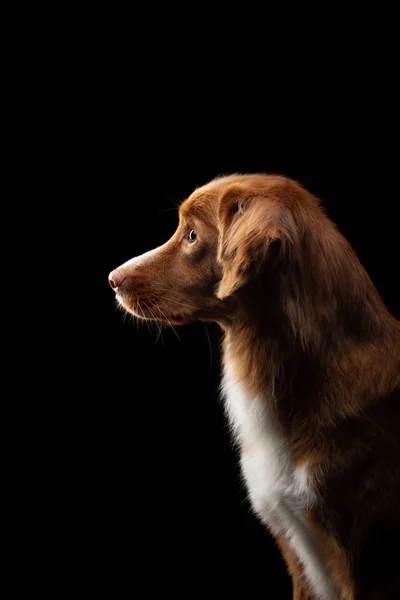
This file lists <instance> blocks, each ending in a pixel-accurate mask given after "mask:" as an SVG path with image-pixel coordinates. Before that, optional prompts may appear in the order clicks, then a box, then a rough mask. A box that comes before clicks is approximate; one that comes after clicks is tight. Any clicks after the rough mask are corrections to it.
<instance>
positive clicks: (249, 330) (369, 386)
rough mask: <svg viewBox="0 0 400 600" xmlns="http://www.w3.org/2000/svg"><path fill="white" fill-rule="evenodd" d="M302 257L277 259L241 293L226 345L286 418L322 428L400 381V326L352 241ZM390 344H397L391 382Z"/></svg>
mask: <svg viewBox="0 0 400 600" xmlns="http://www.w3.org/2000/svg"><path fill="white" fill-rule="evenodd" d="M343 240H344V238H343ZM314 246H315V243H314ZM302 259H304V257H300V259H299V260H295V258H291V259H290V260H288V261H287V262H286V263H285V264H280V265H279V267H280V268H276V265H274V264H270V265H269V266H267V267H266V270H265V273H264V276H263V277H262V278H259V279H258V280H257V282H256V283H254V284H250V285H248V286H246V287H245V288H243V289H242V290H240V291H239V292H238V294H237V313H236V318H235V319H234V320H233V321H232V322H231V323H230V324H229V325H227V326H226V327H225V332H226V336H225V337H226V339H225V344H226V345H227V346H228V345H229V348H230V355H231V356H232V360H233V361H234V362H235V365H236V370H237V376H238V377H239V378H240V380H241V381H243V383H244V385H245V386H246V387H247V388H248V390H249V391H250V392H251V393H253V394H260V393H262V392H263V391H266V390H268V394H267V396H268V397H269V398H271V399H273V400H274V402H275V405H276V410H277V411H279V412H281V414H280V420H281V421H283V422H287V424H288V426H292V425H293V420H294V419H295V420H296V419H297V421H298V422H301V421H303V422H305V423H308V424H309V425H310V426H312V423H315V424H316V426H318V427H321V426H322V425H323V423H329V422H331V421H332V419H337V418H339V417H345V416H349V415H357V414H360V412H361V411H362V410H363V409H364V408H365V407H366V406H368V403H369V402H372V401H373V400H374V399H376V398H377V397H380V396H384V395H385V394H386V393H389V392H390V391H391V390H392V389H393V388H394V387H395V386H396V385H400V329H399V323H398V322H397V321H395V319H394V318H393V317H392V316H391V315H390V313H389V312H388V311H387V309H386V307H385V306H384V303H383V301H382V299H381V298H380V296H379V294H378V292H377V290H376V289H375V287H374V285H373V283H372V282H371V280H370V278H369V277H368V275H367V273H366V272H365V270H364V269H363V267H362V266H361V264H360V262H359V260H358V258H357V257H356V256H355V254H354V252H353V251H352V250H351V249H350V247H349V246H348V245H347V242H346V241H345V240H344V241H343V246H342V255H340V252H339V253H336V254H335V255H329V253H327V252H323V251H321V252H320V254H315V255H313V256H308V257H307V261H304V260H302ZM303 265H306V266H303ZM336 272H337V273H341V278H339V277H338V278H335V273H336ZM317 281H320V282H322V283H321V285H320V286H319V287H317V286H316V282H317ZM349 281H351V282H352V286H351V288H350V289H349V283H348V282H349ZM383 347H385V355H386V356H387V348H392V349H393V354H392V359H393V364H392V365H389V367H390V368H389V369H385V372H388V373H392V375H391V376H389V377H388V378H387V379H386V380H382V378H380V376H379V371H377V369H376V365H377V364H379V360H381V356H382V348H383ZM386 366H388V365H386ZM317 424H318V425H317Z"/></svg>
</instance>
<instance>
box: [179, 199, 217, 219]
mask: <svg viewBox="0 0 400 600" xmlns="http://www.w3.org/2000/svg"><path fill="white" fill-rule="evenodd" d="M212 200H213V199H212V198H210V197H208V196H198V197H196V198H192V199H190V200H187V201H186V202H184V203H183V204H182V206H181V211H180V212H181V217H182V218H184V219H186V220H188V219H190V218H191V217H192V218H196V219H198V220H200V221H205V222H209V221H211V222H212V221H213V204H214V203H213V201H212Z"/></svg>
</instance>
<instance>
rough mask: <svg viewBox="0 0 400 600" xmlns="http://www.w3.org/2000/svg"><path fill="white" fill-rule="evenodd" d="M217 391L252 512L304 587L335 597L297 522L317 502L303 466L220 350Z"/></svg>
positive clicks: (306, 531)
mask: <svg viewBox="0 0 400 600" xmlns="http://www.w3.org/2000/svg"><path fill="white" fill-rule="evenodd" d="M224 362H225V367H224V377H223V381H222V390H223V394H224V397H225V406H226V411H227V414H228V417H229V420H230V423H231V426H232V429H233V432H234V435H235V437H236V439H237V441H238V442H239V443H240V445H241V446H242V448H243V452H242V457H241V467H242V473H243V477H244V480H245V482H246V485H247V489H248V493H249V497H250V500H251V503H252V506H253V509H254V510H255V512H256V513H257V515H258V516H259V518H260V519H261V520H262V521H263V522H264V523H265V524H266V525H267V526H268V527H269V528H270V530H271V531H272V532H273V533H275V534H276V533H280V534H283V535H284V536H285V537H286V539H287V541H288V543H289V544H290V546H291V547H292V549H293V550H294V552H295V554H296V555H297V557H298V560H299V561H300V563H301V564H302V565H303V569H304V574H305V577H306V579H307V580H308V583H309V585H310V586H311V588H312V589H313V591H314V594H315V596H316V598H318V599H319V600H333V599H335V598H337V594H336V592H335V589H334V586H333V584H332V581H331V578H330V576H329V575H328V573H327V572H326V569H325V567H324V564H323V560H322V557H321V556H320V553H319V552H318V549H317V546H316V543H315V541H314V539H313V535H312V530H311V528H310V527H309V525H308V524H307V522H306V521H305V519H304V518H303V510H304V508H306V507H307V506H310V505H313V504H314V503H315V502H316V501H317V499H316V495H315V493H314V491H313V489H312V487H311V486H310V485H309V473H308V469H307V465H302V466H301V467H300V468H297V469H296V468H295V465H294V463H293V461H292V459H291V457H290V454H289V450H288V447H287V443H286V440H285V438H284V436H283V434H282V432H281V429H280V426H279V424H278V423H277V422H276V420H275V419H274V417H273V414H272V411H271V410H270V409H269V405H268V399H267V398H263V397H262V396H260V395H259V396H252V395H250V394H248V393H247V392H246V389H245V387H244V385H243V384H242V382H240V381H238V380H237V378H236V377H235V369H234V364H233V363H232V361H231V360H230V358H229V349H226V350H225V361H224Z"/></svg>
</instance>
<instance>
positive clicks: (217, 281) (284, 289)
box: [110, 175, 400, 600]
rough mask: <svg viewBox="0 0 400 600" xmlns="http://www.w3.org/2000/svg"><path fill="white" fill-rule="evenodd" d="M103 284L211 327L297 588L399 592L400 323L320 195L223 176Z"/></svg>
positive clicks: (262, 179) (230, 411)
mask: <svg viewBox="0 0 400 600" xmlns="http://www.w3.org/2000/svg"><path fill="white" fill-rule="evenodd" d="M190 231H192V232H193V231H194V232H195V233H194V234H193V233H192V234H190ZM110 283H111V285H112V287H113V288H114V289H115V291H116V294H117V299H118V301H119V302H120V303H121V304H122V306H124V308H125V309H126V310H128V311H130V312H131V313H133V314H136V315H138V316H140V317H142V318H146V319H156V320H159V321H163V322H167V323H172V324H184V323H188V322H190V321H192V320H194V319H200V320H204V321H207V320H209V321H216V322H218V323H219V324H220V325H221V327H222V329H223V331H224V341H223V379H222V391H223V394H224V397H225V403H226V410H227V415H228V418H229V420H230V422H231V424H232V430H233V435H234V436H235V439H236V440H237V442H238V443H239V444H240V447H241V466H242V471H243V476H244V479H245V481H246V484H247V488H248V492H249V496H250V499H251V502H252V506H253V508H254V510H255V512H256V513H257V515H258V516H259V518H260V520H261V521H262V522H263V523H264V524H265V525H266V526H267V527H268V529H269V530H270V532H271V534H272V535H273V536H274V537H275V539H276V541H277V543H278V545H279V547H280V549H281V551H282V555H283V557H284V559H285V561H286V563H287V565H288V569H289V572H290V573H291V575H292V578H293V594H294V595H293V597H294V599H295V600H307V599H308V600H333V599H341V600H378V599H379V600H384V599H388V600H389V599H391V598H397V597H398V594H399V591H398V590H399V589H400V581H399V575H398V573H399V568H398V564H397V563H398V554H397V558H396V551H395V548H396V545H397V543H398V540H399V536H400V402H399V400H400V324H399V322H398V321H396V320H395V319H394V317H393V316H392V315H391V314H390V313H389V312H388V310H387V309H386V307H385V305H384V303H383V301H382V299H381V298H380V296H379V294H378V292H377V290H376V289H375V287H374V285H373V283H372V282H371V280H370V278H369V277H368V275H367V273H366V272H365V270H364V269H363V267H362V265H361V264H360V262H359V260H358V258H357V256H356V254H355V253H354V251H353V249H352V248H351V246H350V244H349V243H348V242H347V241H346V239H345V238H344V237H343V236H342V235H341V234H340V232H339V231H338V230H337V228H336V226H335V225H334V224H333V223H332V221H331V220H330V219H329V218H328V216H327V215H326V214H325V212H324V211H323V209H322V208H321V205H320V202H319V200H318V199H317V198H315V197H314V196H312V195H311V194H310V193H309V192H307V191H306V190H305V189H304V188H303V187H302V186H301V185H299V184H298V183H297V182H295V181H292V180H290V179H287V178H284V177H280V176H275V175H232V176H229V177H224V178H219V179H217V180H214V181H212V182H210V183H209V184H207V185H206V186H203V187H202V188H200V189H198V190H196V191H195V192H194V193H193V194H192V195H191V196H190V197H189V198H188V199H187V200H186V201H185V202H184V203H183V204H182V206H181V208H180V220H179V226H178V229H177V231H176V232H175V234H174V235H173V237H172V238H171V239H170V240H169V241H168V242H167V243H166V244H164V246H162V247H161V248H159V249H157V250H156V251H153V252H151V253H149V254H146V255H143V257H140V260H138V259H134V260H133V261H128V262H127V263H125V264H124V265H123V266H122V267H120V268H119V269H116V270H115V271H113V273H111V274H110Z"/></svg>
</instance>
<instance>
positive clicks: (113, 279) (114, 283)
mask: <svg viewBox="0 0 400 600" xmlns="http://www.w3.org/2000/svg"><path fill="white" fill-rule="evenodd" d="M124 279H125V273H123V271H122V270H120V269H115V271H111V273H110V274H109V276H108V281H109V282H110V285H111V287H112V289H113V290H116V289H117V287H120V285H121V284H122V282H123V281H124Z"/></svg>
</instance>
